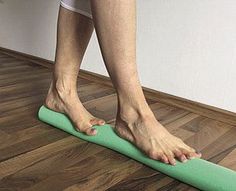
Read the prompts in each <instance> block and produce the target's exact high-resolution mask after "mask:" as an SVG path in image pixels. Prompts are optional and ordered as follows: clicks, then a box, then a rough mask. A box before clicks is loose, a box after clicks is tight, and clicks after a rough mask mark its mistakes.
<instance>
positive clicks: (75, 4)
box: [60, 0, 92, 19]
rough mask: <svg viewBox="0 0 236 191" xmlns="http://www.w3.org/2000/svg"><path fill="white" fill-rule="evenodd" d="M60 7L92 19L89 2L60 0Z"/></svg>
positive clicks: (86, 0) (88, 0)
mask: <svg viewBox="0 0 236 191" xmlns="http://www.w3.org/2000/svg"><path fill="white" fill-rule="evenodd" d="M60 4H61V6H62V7H64V8H66V9H69V10H70V11H74V12H77V13H80V14H82V15H84V16H86V17H89V18H91V19H92V12H91V7H90V0H61V3H60Z"/></svg>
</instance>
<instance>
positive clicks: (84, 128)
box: [77, 124, 97, 136]
mask: <svg viewBox="0 0 236 191" xmlns="http://www.w3.org/2000/svg"><path fill="white" fill-rule="evenodd" d="M77 130H79V131H80V132H82V133H85V134H86V135H89V136H93V135H96V134H97V130H96V129H95V128H92V125H91V124H83V125H80V126H77Z"/></svg>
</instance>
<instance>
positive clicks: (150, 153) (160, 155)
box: [148, 151, 168, 163]
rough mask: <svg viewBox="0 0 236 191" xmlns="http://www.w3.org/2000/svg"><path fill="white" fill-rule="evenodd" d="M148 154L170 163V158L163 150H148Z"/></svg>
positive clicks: (155, 158)
mask: <svg viewBox="0 0 236 191" xmlns="http://www.w3.org/2000/svg"><path fill="white" fill-rule="evenodd" d="M148 156H149V157H150V158H152V159H154V160H159V161H161V162H164V163H168V158H167V157H166V156H165V154H164V153H163V152H162V151H158V152H156V151H150V152H148Z"/></svg>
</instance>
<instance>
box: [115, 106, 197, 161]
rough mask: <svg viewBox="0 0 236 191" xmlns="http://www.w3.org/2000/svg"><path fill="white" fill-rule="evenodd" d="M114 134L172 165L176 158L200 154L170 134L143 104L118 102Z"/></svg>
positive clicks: (154, 157) (185, 159)
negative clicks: (134, 105)
mask: <svg viewBox="0 0 236 191" xmlns="http://www.w3.org/2000/svg"><path fill="white" fill-rule="evenodd" d="M115 131H116V133H117V134H118V135H119V136H120V137H121V138H124V139H126V140H128V141H130V142H132V143H133V144H134V145H136V146H137V147H138V148H139V149H141V150H142V151H143V152H144V153H146V154H147V155H148V156H149V157H150V158H152V159H154V160H160V161H162V162H164V163H169V164H171V165H175V164H176V161H175V158H176V159H178V160H179V161H181V162H185V161H187V160H188V159H192V158H199V157H201V154H200V153H197V152H196V151H195V150H194V149H193V148H191V147H189V146H188V145H186V144H185V143H184V142H183V141H182V140H181V139H180V138H178V137H175V136H174V135H172V134H170V133H169V132H168V131H167V130H166V129H165V128H164V127H163V126H162V125H161V124H160V123H159V122H158V121H157V120H156V118H155V116H154V114H153V113H152V111H151V109H150V108H149V107H148V106H147V104H144V105H143V106H142V107H139V109H137V107H132V106H129V104H121V105H119V107H118V113H117V118H116V125H115Z"/></svg>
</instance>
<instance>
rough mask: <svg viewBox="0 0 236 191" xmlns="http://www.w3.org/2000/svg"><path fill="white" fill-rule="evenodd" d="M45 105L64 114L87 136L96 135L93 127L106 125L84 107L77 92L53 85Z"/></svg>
mask: <svg viewBox="0 0 236 191" xmlns="http://www.w3.org/2000/svg"><path fill="white" fill-rule="evenodd" d="M45 105H46V107H48V108H49V109H51V110H53V111H57V112H60V113H64V114H66V115H67V116H69V118H70V119H71V121H72V122H73V123H74V126H75V128H76V130H79V131H80V132H83V133H85V134H87V135H95V134H96V133H97V132H96V129H94V128H92V126H93V125H104V124H105V121H104V120H102V119H98V118H96V117H94V116H93V115H92V114H90V113H89V112H88V111H87V110H86V108H85V107H84V106H83V105H82V103H81V101H80V100H79V98H78V95H77V92H76V91H68V90H65V89H64V88H63V87H58V86H57V88H55V87H53V85H52V84H51V86H50V89H49V91H48V95H47V98H46V100H45Z"/></svg>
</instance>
